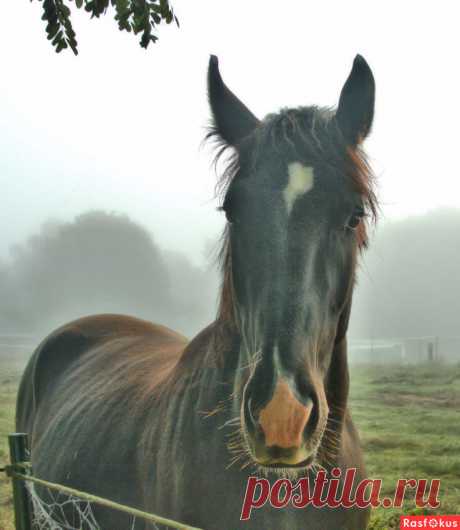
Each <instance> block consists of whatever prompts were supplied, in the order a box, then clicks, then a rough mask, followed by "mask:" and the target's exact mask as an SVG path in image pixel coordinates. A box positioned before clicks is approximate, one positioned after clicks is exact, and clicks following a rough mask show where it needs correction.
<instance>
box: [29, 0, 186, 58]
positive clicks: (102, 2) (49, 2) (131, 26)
mask: <svg viewBox="0 0 460 530" xmlns="http://www.w3.org/2000/svg"><path fill="white" fill-rule="evenodd" d="M38 1H39V2H42V3H43V16H42V20H44V21H46V22H47V26H46V33H47V36H48V40H50V41H51V44H52V45H53V46H54V47H55V48H56V52H57V53H59V52H60V51H62V50H64V49H66V48H70V49H71V50H72V51H73V53H74V54H75V55H77V54H78V44H77V39H76V35H75V31H74V29H73V27H72V22H71V17H70V15H71V13H70V9H69V7H68V5H67V3H68V2H69V1H70V2H72V1H73V2H74V3H75V6H76V7H77V8H79V9H81V8H84V9H85V11H87V12H88V13H89V14H90V15H91V18H93V17H96V18H99V17H100V16H101V15H105V14H106V13H107V10H108V8H109V7H110V6H112V7H113V8H114V9H115V20H116V21H117V22H118V28H119V29H120V31H128V32H131V31H132V32H133V33H134V34H135V35H137V34H139V33H140V34H141V39H140V45H141V46H142V47H143V48H147V47H148V45H149V44H150V43H151V42H156V41H157V40H158V37H157V36H156V35H155V34H154V31H155V29H156V26H157V25H158V24H160V23H161V22H166V24H170V23H171V22H173V21H174V22H175V23H176V24H177V26H179V21H178V19H177V17H176V16H175V14H174V12H173V9H172V7H171V5H170V3H169V0H38Z"/></svg>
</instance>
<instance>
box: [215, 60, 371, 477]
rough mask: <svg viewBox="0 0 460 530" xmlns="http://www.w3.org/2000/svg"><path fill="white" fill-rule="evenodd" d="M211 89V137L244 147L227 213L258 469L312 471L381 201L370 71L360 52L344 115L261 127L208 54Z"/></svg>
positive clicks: (271, 121) (245, 421) (245, 413)
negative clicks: (371, 152) (366, 159)
mask: <svg viewBox="0 0 460 530" xmlns="http://www.w3.org/2000/svg"><path fill="white" fill-rule="evenodd" d="M209 95H210V101H211V107H212V110H213V115H214V120H215V127H216V130H215V132H216V133H217V134H218V135H219V136H220V137H221V138H222V139H223V140H224V142H226V143H227V144H229V145H232V146H233V147H234V148H235V151H236V158H235V163H234V165H233V169H234V171H233V175H232V178H231V181H230V183H229V185H228V189H227V191H226V194H225V198H224V202H223V206H222V208H223V210H224V212H225V214H226V217H227V220H228V222H229V227H228V230H229V233H228V237H229V241H228V249H227V252H228V256H227V266H229V267H230V266H231V284H232V292H233V296H232V298H233V309H234V314H235V321H236V325H237V327H238V328H239V330H240V333H241V336H242V344H243V352H244V353H245V354H247V356H248V359H249V365H250V366H252V370H251V373H250V375H249V378H248V380H247V382H246V385H245V387H244V392H243V396H242V397H241V419H242V428H243V432H244V435H245V436H244V437H245V441H246V443H247V446H248V449H249V452H250V454H251V456H252V458H253V459H254V460H255V461H256V462H257V463H258V464H259V465H261V466H267V467H283V468H285V467H289V466H292V467H305V466H306V465H309V464H310V463H311V462H313V461H314V459H315V456H316V454H317V451H318V449H319V447H320V445H321V441H322V438H323V434H324V432H325V430H326V427H327V424H328V418H329V414H330V411H329V404H328V399H327V391H326V381H327V378H328V375H329V370H330V367H331V361H332V356H333V354H334V346H335V344H336V343H337V342H339V341H340V340H341V339H342V338H343V336H344V334H345V330H346V326H347V323H348V316H349V310H350V303H351V292H352V288H353V281H354V271H355V264H356V255H357V250H358V248H359V246H360V245H363V244H364V243H365V237H366V236H365V226H364V221H363V217H364V216H365V215H366V214H367V211H368V209H369V207H370V208H372V207H373V202H372V198H373V196H372V193H371V191H370V190H369V189H368V188H367V187H366V185H365V182H363V181H362V180H360V179H361V177H362V175H361V173H362V171H363V169H365V168H366V166H365V165H364V163H363V160H362V158H360V155H359V147H358V143H359V142H361V141H362V139H363V138H364V137H365V136H366V135H367V134H368V132H369V130H370V127H371V121H372V116H373V103H374V81H373V77H372V73H371V71H370V69H369V67H368V66H367V64H366V62H365V61H364V59H362V58H361V57H357V59H356V60H355V63H354V65H353V70H352V72H351V74H350V76H349V78H348V80H347V83H346V84H345V86H344V88H343V90H342V94H341V97H340V102H339V106H338V109H337V112H336V113H332V112H330V111H326V110H322V109H318V108H314V107H310V108H300V109H291V110H285V111H282V112H281V113H280V114H278V115H270V116H268V117H267V118H266V119H265V120H264V121H262V122H259V121H258V120H257V118H255V116H254V115H252V114H251V113H250V111H249V110H248V109H247V108H246V107H244V105H243V104H242V103H241V102H240V101H239V100H238V99H237V98H236V97H235V96H234V95H233V94H232V93H231V92H230V91H229V90H228V88H227V87H226V86H225V85H224V84H223V81H222V79H221V77H220V74H219V71H218V68H217V61H216V60H215V59H211V64H210V70H209ZM360 172H361V173H360Z"/></svg>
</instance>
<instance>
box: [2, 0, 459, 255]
mask: <svg viewBox="0 0 460 530" xmlns="http://www.w3.org/2000/svg"><path fill="white" fill-rule="evenodd" d="M173 6H174V8H175V11H176V13H177V15H178V17H179V19H180V22H181V28H180V29H177V28H175V27H173V26H170V27H167V26H164V27H163V26H162V27H161V28H160V32H159V35H160V40H159V42H158V43H157V44H156V45H154V46H152V47H151V48H150V49H149V50H148V51H145V50H143V49H141V48H140V47H139V45H138V42H137V39H136V38H135V37H133V35H130V34H129V35H128V34H122V33H120V32H119V31H118V29H117V27H116V23H115V22H114V21H113V20H112V19H111V15H107V16H106V17H103V18H102V19H101V20H91V21H90V20H89V19H88V16H87V14H86V13H79V12H75V13H74V26H75V29H76V31H77V36H78V39H79V47H80V55H79V56H78V57H74V56H73V55H72V54H70V53H65V52H63V53H61V54H60V55H56V54H55V52H54V51H53V49H52V47H51V46H50V43H49V42H48V41H47V40H46V36H45V30H44V26H45V23H44V22H43V21H42V20H40V17H41V8H42V5H41V3H40V2H32V3H30V2H17V1H14V0H9V1H8V2H7V3H6V6H4V7H6V10H4V12H3V16H2V18H1V21H0V24H1V26H0V45H1V48H0V49H1V50H2V67H3V76H2V77H3V80H4V81H3V82H2V83H1V84H0V119H1V127H0V135H1V138H0V189H1V194H2V195H1V196H2V199H3V200H2V205H1V208H0V226H1V235H2V237H1V238H0V256H2V257H5V256H6V255H7V254H8V249H9V247H10V246H11V245H12V244H15V243H20V242H21V241H23V240H25V239H26V237H27V236H29V235H30V234H32V233H34V232H36V231H37V230H38V228H39V226H40V225H41V224H42V223H43V222H44V221H46V220H47V219H49V218H51V219H58V220H61V221H70V220H71V219H73V218H74V217H75V216H76V215H78V214H81V213H82V212H84V211H87V210H91V209H103V210H106V211H117V212H120V213H123V214H127V215H129V217H130V218H132V219H133V220H134V221H137V222H140V223H141V224H142V225H143V226H145V227H146V228H147V229H148V230H150V231H152V232H153V233H154V234H155V237H156V240H157V241H158V243H159V244H160V246H161V247H162V248H166V249H169V250H171V251H183V252H185V254H186V255H187V256H188V257H189V258H190V259H191V260H192V261H193V262H194V263H197V264H203V263H204V262H205V258H204V256H203V249H204V248H205V246H206V245H208V244H209V241H211V240H213V239H214V238H215V237H217V235H218V234H219V233H220V230H221V228H222V224H223V219H222V216H221V214H219V213H218V212H216V211H215V207H216V206H217V203H216V201H215V200H213V189H214V184H215V178H216V177H215V175H214V173H213V171H212V169H211V168H210V159H211V153H210V152H209V149H206V148H205V149H201V150H200V142H201V140H202V138H203V136H204V134H205V126H206V125H207V123H208V118H209V112H208V108H207V102H206V93H205V73H206V66H207V61H208V57H209V54H210V53H215V54H217V55H218V56H219V58H220V62H221V71H222V74H223V76H224V79H225V80H226V82H227V83H228V84H229V86H230V87H231V88H232V89H233V90H234V91H235V92H236V93H237V95H239V96H240V97H241V99H242V100H243V101H244V102H245V103H246V104H247V105H248V106H249V107H250V108H251V109H252V110H253V111H254V112H255V113H256V114H257V115H258V116H259V117H263V116H264V115H265V114H267V113H268V112H272V111H274V110H276V109H277V108H279V107H282V106H297V105H305V104H312V103H316V104H320V105H335V104H336V102H337V99H338V96H339V92H340V89H341V87H342V84H343V82H344V80H345V79H346V76H347V75H348V72H349V69H350V67H351V63H352V61H353V58H354V56H355V54H356V53H361V54H362V55H364V56H365V58H366V59H367V60H368V62H369V64H370V65H371V67H372V69H373V71H374V74H375V78H376V83H377V104H376V118H375V122H374V130H373V134H372V136H371V138H370V140H369V141H368V142H367V144H366V145H367V151H368V152H369V154H370V156H371V160H372V162H373V165H374V167H375V169H376V172H377V174H378V177H379V190H380V193H379V195H380V198H381V201H382V209H383V214H384V215H383V218H384V219H394V218H397V217H404V216H407V215H412V214H416V213H421V212H424V211H426V210H428V209H431V208H433V207H437V206H449V205H450V206H457V207H458V206H460V193H458V190H459V186H458V183H457V182H458V175H457V169H456V168H457V165H458V164H457V156H456V154H457V141H458V140H457V136H458V135H457V128H458V127H457V123H458V121H459V120H458V118H459V113H460V111H459V109H458V106H457V105H456V104H455V102H456V101H457V98H458V94H459V92H460V90H459V89H460V82H459V75H458V68H457V67H456V66H455V65H456V64H457V62H458V61H457V59H458V58H457V48H458V47H457V37H456V35H457V20H458V16H457V6H456V4H455V3H454V2H447V3H444V4H443V6H442V9H441V8H440V7H436V6H435V4H433V3H432V2H420V1H417V2H416V1H414V0H411V1H407V2H404V3H399V4H397V7H396V4H391V3H390V4H389V3H375V2H365V1H350V2H339V1H338V0H336V1H325V2H304V3H302V2H294V1H285V2H283V3H282V7H281V5H280V3H279V2H276V3H275V2H266V1H264V2H262V1H259V0H258V1H253V2H247V1H243V0H237V1H233V2H215V1H214V0H202V1H201V2H200V3H199V4H197V3H196V2H189V1H186V0H174V1H173ZM71 7H72V8H73V5H71ZM74 11H75V10H74ZM243 13H244V14H243Z"/></svg>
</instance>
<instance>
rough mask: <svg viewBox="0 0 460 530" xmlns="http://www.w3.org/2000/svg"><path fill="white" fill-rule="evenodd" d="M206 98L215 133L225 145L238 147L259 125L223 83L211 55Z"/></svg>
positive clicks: (216, 60) (217, 66)
mask: <svg viewBox="0 0 460 530" xmlns="http://www.w3.org/2000/svg"><path fill="white" fill-rule="evenodd" d="M208 98H209V104H210V106H211V112H212V116H213V121H214V129H215V133H216V134H217V135H219V136H220V137H221V138H222V139H223V140H224V141H225V142H226V143H228V144H230V145H232V146H235V147H236V146H238V144H239V143H240V142H241V140H243V138H245V137H246V136H248V135H249V134H251V133H252V131H253V130H254V129H255V128H256V127H257V125H258V124H259V120H258V119H257V118H256V117H255V116H254V114H253V113H252V112H251V111H250V110H249V109H248V108H247V107H246V105H244V103H242V102H241V101H240V100H239V99H238V98H237V97H236V96H235V94H233V92H232V91H231V90H230V89H229V88H227V86H226V85H225V83H224V82H223V80H222V77H221V75H220V72H219V61H218V59H217V57H216V56H215V55H211V58H210V60H209V68H208Z"/></svg>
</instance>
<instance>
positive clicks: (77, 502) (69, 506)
mask: <svg viewBox="0 0 460 530" xmlns="http://www.w3.org/2000/svg"><path fill="white" fill-rule="evenodd" d="M26 485H27V490H28V493H29V498H30V501H31V504H32V528H33V530H103V529H101V527H100V526H99V524H98V522H97V520H96V518H95V517H94V514H93V510H92V507H91V503H90V502H89V501H86V500H83V499H79V498H78V497H74V496H72V495H67V494H63V493H61V492H58V491H53V490H51V489H49V488H43V491H46V500H45V499H44V498H43V497H40V496H39V495H38V493H37V491H36V488H35V485H34V484H33V483H31V482H27V483H26ZM151 524H152V529H156V530H158V527H157V526H156V525H155V524H154V523H151ZM135 528H136V517H134V516H133V517H132V520H131V525H130V526H129V528H127V529H126V530H134V529H135Z"/></svg>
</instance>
